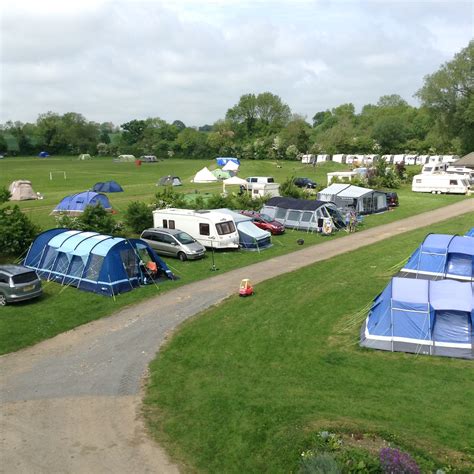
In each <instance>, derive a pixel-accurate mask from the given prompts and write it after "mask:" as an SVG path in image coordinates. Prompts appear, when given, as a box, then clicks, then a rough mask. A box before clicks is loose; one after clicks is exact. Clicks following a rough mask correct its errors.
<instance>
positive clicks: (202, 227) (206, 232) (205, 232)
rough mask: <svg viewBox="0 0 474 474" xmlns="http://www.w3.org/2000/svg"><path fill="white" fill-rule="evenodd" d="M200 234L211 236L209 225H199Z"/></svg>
mask: <svg viewBox="0 0 474 474" xmlns="http://www.w3.org/2000/svg"><path fill="white" fill-rule="evenodd" d="M199 233H200V234H201V235H210V228H209V224H199Z"/></svg>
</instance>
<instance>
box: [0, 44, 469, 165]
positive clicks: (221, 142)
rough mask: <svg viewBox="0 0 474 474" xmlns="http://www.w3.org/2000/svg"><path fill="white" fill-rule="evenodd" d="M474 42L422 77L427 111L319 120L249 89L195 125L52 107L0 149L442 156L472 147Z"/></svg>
mask: <svg viewBox="0 0 474 474" xmlns="http://www.w3.org/2000/svg"><path fill="white" fill-rule="evenodd" d="M473 91H474V41H471V42H470V43H469V45H468V46H467V47H466V48H464V49H463V50H461V51H460V52H459V53H458V54H456V55H455V56H454V58H453V59H452V60H451V61H449V62H447V63H445V64H444V65H442V66H441V67H440V68H439V69H438V70H437V71H436V72H434V73H433V74H431V75H428V76H426V77H425V78H424V83H423V86H422V87H421V89H420V90H419V91H417V92H416V94H415V96H416V97H417V98H418V99H419V100H420V102H421V105H420V107H413V106H411V105H409V104H408V103H407V102H406V101H405V100H404V99H403V98H402V97H400V96H399V95H396V94H393V95H385V96H382V97H380V99H379V100H378V102H377V103H376V104H367V105H365V106H364V107H362V109H361V111H360V113H356V112H355V107H354V105H353V104H351V103H349V104H342V105H339V106H338V107H335V108H333V109H331V110H323V111H318V112H316V113H315V114H314V116H313V117H312V120H311V123H309V122H308V120H307V119H306V118H305V117H302V116H300V115H298V114H296V113H293V112H292V111H291V109H290V107H289V106H288V105H287V104H285V103H284V102H283V101H282V99H281V98H280V97H278V96H277V95H274V94H272V93H271V92H264V93H261V94H251V93H250V94H245V95H243V96H242V97H240V100H239V101H238V103H237V104H235V105H234V106H232V107H230V108H229V109H228V110H227V113H226V115H225V117H224V118H223V119H220V120H218V121H217V122H216V123H214V124H212V125H204V126H202V127H188V126H186V125H185V124H184V123H183V122H182V121H180V120H175V121H174V122H172V123H167V122H166V121H165V120H162V119H160V118H148V119H145V120H138V119H135V120H131V121H129V122H127V123H123V124H121V125H120V126H116V125H114V124H112V123H110V122H105V123H101V124H99V123H96V122H91V121H88V120H87V119H86V118H85V117H83V116H82V115H81V114H79V113H74V112H69V113H66V114H63V115H60V114H56V113H53V112H48V113H45V114H41V115H39V117H38V119H37V120H36V122H35V123H21V122H12V121H9V122H6V123H4V124H1V125H0V153H8V154H13V155H15V154H18V155H35V154H37V153H38V152H39V151H41V150H45V151H47V152H48V153H50V154H61V155H76V154H79V153H89V154H91V155H103V156H108V155H118V154H121V153H126V154H134V155H136V156H141V155H156V156H158V157H159V158H168V157H179V158H212V157H215V156H236V157H239V158H244V159H255V160H262V159H275V160H285V159H289V160H292V159H297V158H298V156H299V155H300V154H301V153H314V154H317V153H328V154H334V153H377V154H384V153H414V154H416V153H418V154H428V153H442V154H464V153H468V152H470V151H472V150H473V149H474V93H473Z"/></svg>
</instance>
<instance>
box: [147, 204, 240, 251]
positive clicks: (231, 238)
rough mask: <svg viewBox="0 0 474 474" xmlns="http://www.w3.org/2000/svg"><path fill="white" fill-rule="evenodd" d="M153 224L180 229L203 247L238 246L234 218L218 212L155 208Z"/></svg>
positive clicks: (232, 247)
mask: <svg viewBox="0 0 474 474" xmlns="http://www.w3.org/2000/svg"><path fill="white" fill-rule="evenodd" d="M153 225H154V227H164V228H165V229H180V230H182V231H184V232H187V233H188V234H189V235H190V236H191V237H194V238H195V239H196V240H197V241H198V242H199V243H200V244H202V245H204V246H205V247H213V248H216V249H222V248H231V249H236V248H238V247H239V234H238V232H237V229H236V226H235V222H234V220H233V219H232V217H230V216H228V215H226V214H222V213H220V212H216V211H206V210H203V211H193V210H191V209H157V210H155V211H153Z"/></svg>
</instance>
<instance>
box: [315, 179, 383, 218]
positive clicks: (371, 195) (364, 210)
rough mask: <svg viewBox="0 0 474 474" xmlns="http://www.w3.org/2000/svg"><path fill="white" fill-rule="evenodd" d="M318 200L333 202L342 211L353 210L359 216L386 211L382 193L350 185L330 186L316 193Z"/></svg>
mask: <svg viewBox="0 0 474 474" xmlns="http://www.w3.org/2000/svg"><path fill="white" fill-rule="evenodd" d="M318 199H320V200H321V201H326V202H333V203H334V204H335V205H336V206H337V208H338V209H340V210H342V211H346V210H348V209H351V208H352V209H355V210H356V211H357V212H358V213H359V214H373V213H375V212H382V211H386V210H387V209H388V206H387V195H386V194H385V193H384V192H382V191H374V190H373V189H368V188H361V187H359V186H353V185H352V184H341V183H334V184H331V185H330V186H328V187H327V188H325V189H323V190H322V191H321V192H319V193H318Z"/></svg>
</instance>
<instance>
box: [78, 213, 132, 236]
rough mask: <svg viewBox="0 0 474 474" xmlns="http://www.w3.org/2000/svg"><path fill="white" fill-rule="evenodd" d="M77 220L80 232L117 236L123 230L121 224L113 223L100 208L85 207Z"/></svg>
mask: <svg viewBox="0 0 474 474" xmlns="http://www.w3.org/2000/svg"><path fill="white" fill-rule="evenodd" d="M77 220H78V222H79V226H80V229H81V230H89V231H92V232H99V233H100V234H107V235H117V234H120V233H121V231H122V230H123V229H122V226H121V224H119V223H117V222H115V220H114V218H113V217H112V215H111V214H110V213H109V212H107V211H106V210H105V209H104V208H103V207H102V206H86V208H85V209H84V212H83V213H82V214H81V215H80V216H79V217H78V219H77Z"/></svg>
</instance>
